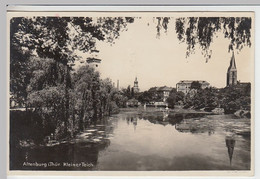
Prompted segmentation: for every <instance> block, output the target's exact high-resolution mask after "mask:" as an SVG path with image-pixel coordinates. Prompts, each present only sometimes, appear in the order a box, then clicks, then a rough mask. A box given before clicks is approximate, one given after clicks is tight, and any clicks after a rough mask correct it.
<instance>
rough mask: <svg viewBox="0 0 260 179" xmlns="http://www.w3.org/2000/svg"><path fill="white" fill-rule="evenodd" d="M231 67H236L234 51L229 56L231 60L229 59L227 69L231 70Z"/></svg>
mask: <svg viewBox="0 0 260 179" xmlns="http://www.w3.org/2000/svg"><path fill="white" fill-rule="evenodd" d="M231 69H237V67H236V61H235V55H234V51H233V53H232V57H231V60H230V66H229V68H228V70H231Z"/></svg>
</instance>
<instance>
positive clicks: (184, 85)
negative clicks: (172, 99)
mask: <svg viewBox="0 0 260 179" xmlns="http://www.w3.org/2000/svg"><path fill="white" fill-rule="evenodd" d="M194 81H197V82H199V83H200V84H201V89H205V88H208V87H209V85H210V84H209V83H208V82H207V81H202V80H182V81H179V82H178V83H177V84H176V90H177V91H181V92H183V93H184V94H185V95H186V94H187V93H188V92H189V91H190V90H191V83H192V82H194Z"/></svg>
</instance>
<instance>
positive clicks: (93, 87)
mask: <svg viewBox="0 0 260 179" xmlns="http://www.w3.org/2000/svg"><path fill="white" fill-rule="evenodd" d="M7 15H8V19H7V22H8V25H7V29H8V40H9V44H8V56H9V119H8V126H9V129H8V130H9V132H8V135H9V143H8V145H9V146H8V152H9V156H8V157H9V159H8V167H9V171H10V172H16V171H27V172H31V173H32V174H33V173H34V172H37V171H41V172H43V171H46V172H47V171H57V172H62V171H80V172H86V171H87V172H93V171H95V172H104V171H110V172H122V171H127V172H131V171H132V172H140V171H160V172H173V173H172V175H175V174H176V172H192V171H197V172H202V173H201V174H202V175H203V172H209V171H214V172H229V173H232V172H234V173H236V174H237V175H239V172H242V173H241V176H242V175H243V176H244V175H250V174H252V172H253V170H254V155H253V152H252V151H253V147H254V131H253V128H254V126H253V124H254V51H255V49H254V33H255V30H254V12H231V11H230V12H210V11H208V12H192V11H190V12H17V13H16V12H8V14H7ZM151 175H152V174H151Z"/></svg>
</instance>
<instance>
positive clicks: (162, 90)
mask: <svg viewBox="0 0 260 179" xmlns="http://www.w3.org/2000/svg"><path fill="white" fill-rule="evenodd" d="M172 89H173V88H171V87H167V86H163V87H159V88H157V91H158V95H159V97H160V99H162V100H163V102H165V101H166V100H167V98H168V97H169V95H170V92H171V90H172Z"/></svg>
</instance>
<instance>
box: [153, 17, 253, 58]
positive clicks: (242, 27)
mask: <svg viewBox="0 0 260 179" xmlns="http://www.w3.org/2000/svg"><path fill="white" fill-rule="evenodd" d="M173 19H174V18H169V17H157V21H158V24H157V36H159V35H160V31H161V29H164V30H165V31H167V30H168V23H169V22H170V20H173ZM174 20H175V32H176V34H177V38H178V40H179V41H180V42H185V43H186V44H187V51H186V58H187V57H189V56H190V55H191V54H193V53H195V47H196V45H198V46H199V47H200V49H201V51H202V54H203V55H204V57H205V58H206V61H208V59H210V58H211V55H212V50H210V46H211V44H212V43H213V40H214V37H217V33H218V32H222V34H223V36H224V38H227V39H228V40H229V45H228V47H227V50H228V51H230V50H232V51H233V50H235V49H237V50H238V51H241V50H242V49H243V47H245V46H249V47H251V43H252V42H251V36H252V35H251V28H252V19H251V17H180V18H176V19H174Z"/></svg>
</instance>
